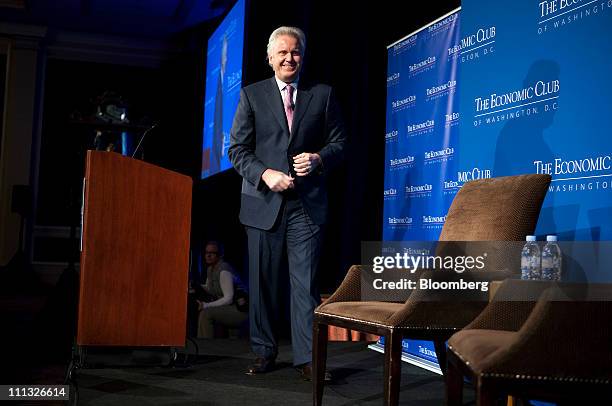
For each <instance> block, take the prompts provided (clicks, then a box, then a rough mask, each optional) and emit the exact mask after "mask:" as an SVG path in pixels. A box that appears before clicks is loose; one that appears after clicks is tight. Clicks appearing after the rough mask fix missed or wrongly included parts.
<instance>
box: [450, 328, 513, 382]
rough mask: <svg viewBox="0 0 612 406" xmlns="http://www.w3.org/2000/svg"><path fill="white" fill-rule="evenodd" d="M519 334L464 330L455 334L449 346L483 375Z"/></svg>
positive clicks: (499, 331)
mask: <svg viewBox="0 0 612 406" xmlns="http://www.w3.org/2000/svg"><path fill="white" fill-rule="evenodd" d="M517 336H518V333H516V332H513V331H502V330H462V331H459V332H458V333H455V334H454V335H453V336H452V337H451V338H450V340H448V346H449V348H451V349H452V351H454V352H455V354H457V355H458V356H459V358H461V359H462V360H463V361H464V362H465V363H466V365H468V366H469V367H470V368H471V369H472V371H474V372H475V373H481V372H483V371H484V370H486V369H487V368H489V367H490V366H491V365H493V364H494V363H495V361H496V360H497V359H498V358H499V357H500V356H501V355H502V354H505V351H506V350H507V349H508V348H510V346H511V345H512V343H513V342H514V341H516V340H517Z"/></svg>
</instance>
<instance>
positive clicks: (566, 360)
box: [446, 281, 612, 406]
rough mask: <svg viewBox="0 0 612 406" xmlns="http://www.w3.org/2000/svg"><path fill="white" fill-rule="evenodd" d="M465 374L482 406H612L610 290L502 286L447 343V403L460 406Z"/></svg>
mask: <svg viewBox="0 0 612 406" xmlns="http://www.w3.org/2000/svg"><path fill="white" fill-rule="evenodd" d="M538 293H541V294H540V295H538ZM537 296H539V297H537ZM535 299H537V302H536V301H535ZM464 376H468V377H470V378H471V380H472V382H473V384H474V387H475V389H476V404H477V406H484V405H494V404H497V403H496V402H497V401H498V400H499V399H500V398H502V397H505V396H508V395H512V396H517V397H520V398H528V399H541V400H550V401H554V402H557V404H568V405H578V404H593V405H595V404H598V405H601V404H612V285H585V284H577V285H573V284H556V283H550V282H549V283H547V282H531V281H507V282H504V284H503V285H502V287H500V289H499V291H498V293H497V294H496V296H495V300H494V301H492V302H491V303H490V304H489V305H488V306H487V307H486V308H485V309H484V310H483V312H482V313H481V314H480V315H479V316H478V317H477V318H476V319H475V320H474V321H473V322H472V323H470V324H469V325H468V326H467V327H466V328H465V329H463V330H462V331H460V332H458V333H456V334H454V335H453V336H452V337H451V338H450V340H449V342H448V372H447V377H446V378H447V401H448V405H449V406H454V405H461V404H462V394H463V382H464V381H463V378H464Z"/></svg>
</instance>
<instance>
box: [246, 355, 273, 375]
mask: <svg viewBox="0 0 612 406" xmlns="http://www.w3.org/2000/svg"><path fill="white" fill-rule="evenodd" d="M274 364H275V363H274V360H273V359H265V358H256V359H255V362H254V363H253V365H251V366H250V367H249V369H247V372H246V374H247V375H257V374H265V373H266V372H270V371H272V370H273V369H274Z"/></svg>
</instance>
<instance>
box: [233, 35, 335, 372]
mask: <svg viewBox="0 0 612 406" xmlns="http://www.w3.org/2000/svg"><path fill="white" fill-rule="evenodd" d="M305 46H306V39H305V36H304V33H303V32H302V31H301V30H300V29H299V28H294V27H280V28H278V29H276V30H275V31H274V32H273V33H272V34H271V35H270V40H269V42H268V47H267V52H268V63H269V64H270V66H271V67H272V69H273V70H274V77H273V78H271V79H267V80H264V81H261V82H258V83H254V84H252V85H250V86H247V87H245V88H243V89H242V91H241V93H240V102H239V103H238V109H237V111H236V115H235V117H234V122H233V125H232V130H231V134H230V139H231V145H230V148H229V151H228V154H229V158H230V160H231V162H232V164H233V165H234V168H236V170H237V171H238V173H240V175H241V176H242V177H243V181H242V201H241V209H240V220H241V221H242V223H243V224H244V225H245V226H246V230H247V236H248V246H249V283H250V296H251V299H250V326H251V345H252V348H253V352H254V353H255V354H256V356H257V358H256V360H255V363H254V364H253V365H252V366H251V367H250V368H249V370H248V372H247V373H249V374H257V373H263V372H268V371H270V370H271V369H273V368H274V360H275V358H276V356H277V351H278V348H277V341H276V336H275V324H276V322H277V320H276V319H277V316H278V314H279V312H280V311H279V310H280V309H279V303H278V296H279V280H280V279H281V272H282V270H281V267H282V263H283V258H284V256H285V255H286V257H287V260H288V265H289V282H290V287H291V295H290V300H291V303H290V306H291V335H292V346H293V364H294V365H295V367H296V368H297V369H298V370H299V371H300V372H301V374H302V377H303V378H304V379H309V378H310V374H311V369H310V361H311V358H312V355H311V352H312V318H313V310H314V308H315V307H316V306H317V305H318V304H319V302H320V297H319V294H318V290H317V287H316V282H315V277H316V271H317V265H318V258H319V253H320V248H321V241H322V234H323V225H324V223H325V221H326V217H327V191H326V184H325V182H326V174H327V173H328V171H329V170H331V169H332V168H333V167H335V166H337V165H338V164H339V163H340V161H341V160H342V156H343V150H344V145H345V142H346V136H345V133H344V126H343V123H342V120H341V117H340V112H339V108H338V105H337V103H336V101H335V99H334V96H333V92H332V89H331V88H330V87H329V86H326V85H320V84H319V85H314V86H305V85H304V84H303V83H300V82H299V81H298V80H299V74H300V70H301V68H302V60H303V54H304V50H305Z"/></svg>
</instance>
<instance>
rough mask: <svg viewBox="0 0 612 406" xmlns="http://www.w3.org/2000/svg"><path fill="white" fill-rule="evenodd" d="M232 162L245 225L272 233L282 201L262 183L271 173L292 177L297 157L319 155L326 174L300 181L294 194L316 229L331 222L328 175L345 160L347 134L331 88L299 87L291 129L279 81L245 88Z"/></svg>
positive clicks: (236, 120)
mask: <svg viewBox="0 0 612 406" xmlns="http://www.w3.org/2000/svg"><path fill="white" fill-rule="evenodd" d="M230 137H231V145H230V148H229V150H228V155H229V158H230V160H231V162H232V164H233V165H234V168H236V170H237V171H238V173H240V175H241V176H242V177H243V181H242V201H241V208H240V221H241V222H242V223H243V224H244V225H247V226H251V227H255V228H260V229H263V230H269V229H270V228H272V226H273V225H274V222H275V221H276V218H277V216H278V213H279V209H280V207H281V203H282V200H283V196H282V194H281V193H276V192H272V191H271V190H270V189H269V188H268V186H267V185H266V184H265V182H263V180H261V175H262V174H263V172H264V171H265V170H266V169H268V168H271V169H275V170H278V171H281V172H284V173H289V172H290V169H291V173H292V174H293V165H292V162H293V160H292V157H293V156H294V155H297V154H299V153H302V152H310V153H314V152H316V153H318V154H319V155H320V156H321V160H322V162H323V166H322V169H321V170H319V171H315V172H312V173H310V174H309V175H308V176H304V177H298V176H294V177H295V181H294V183H295V189H296V192H297V193H298V195H299V197H300V199H301V200H302V204H303V205H304V209H305V210H306V212H307V213H308V215H309V216H310V218H311V219H312V221H313V222H314V223H316V224H323V223H324V222H325V220H326V217H327V191H326V185H325V183H326V182H325V178H326V173H327V172H328V171H329V170H330V169H332V168H333V167H334V166H336V165H338V163H339V162H340V161H341V160H342V156H343V150H344V145H345V142H346V135H345V132H344V125H343V123H342V119H341V117H340V111H339V108H338V104H337V102H336V101H335V99H334V96H333V92H332V89H331V87H329V86H327V85H314V86H302V84H301V83H300V84H299V85H298V93H297V99H296V102H295V111H294V113H293V128H292V132H291V135H289V129H288V126H287V119H286V117H285V110H284V108H283V101H282V97H281V94H280V92H279V90H278V86H277V84H276V80H275V79H274V77H272V78H271V79H267V80H263V81H261V82H257V83H254V84H252V85H250V86H247V87H245V88H243V89H242V90H241V92H240V102H239V103H238V109H237V110H236V115H235V116H234V122H233V124H232V130H231V134H230Z"/></svg>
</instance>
